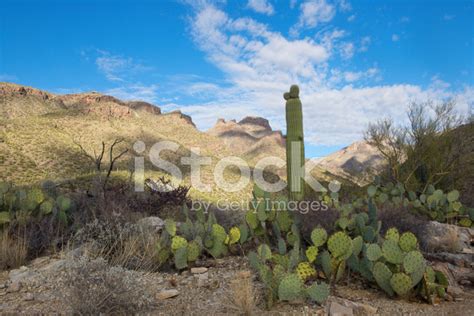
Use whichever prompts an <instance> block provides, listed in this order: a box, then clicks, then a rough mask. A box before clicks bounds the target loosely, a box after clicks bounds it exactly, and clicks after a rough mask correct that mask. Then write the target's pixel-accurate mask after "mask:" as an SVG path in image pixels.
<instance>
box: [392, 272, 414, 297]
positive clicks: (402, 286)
mask: <svg viewBox="0 0 474 316" xmlns="http://www.w3.org/2000/svg"><path fill="white" fill-rule="evenodd" d="M390 285H391V286H392V289H393V290H394V291H395V293H397V294H398V295H400V296H407V294H408V293H409V292H410V290H411V289H412V281H411V278H410V277H409V276H408V275H406V274H405V273H395V274H394V275H393V276H392V278H391V279H390Z"/></svg>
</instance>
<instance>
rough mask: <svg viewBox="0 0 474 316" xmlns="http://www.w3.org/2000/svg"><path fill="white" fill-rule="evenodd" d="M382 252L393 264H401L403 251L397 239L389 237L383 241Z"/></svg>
mask: <svg viewBox="0 0 474 316" xmlns="http://www.w3.org/2000/svg"><path fill="white" fill-rule="evenodd" d="M382 253H383V256H384V258H385V259H386V260H387V261H388V262H390V263H393V264H400V263H402V262H403V252H402V250H401V249H400V247H399V246H398V243H397V242H396V241H393V240H392V239H387V240H385V241H384V242H383V245H382Z"/></svg>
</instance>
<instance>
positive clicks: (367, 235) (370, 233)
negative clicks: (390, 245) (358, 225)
mask: <svg viewBox="0 0 474 316" xmlns="http://www.w3.org/2000/svg"><path fill="white" fill-rule="evenodd" d="M362 237H364V241H365V242H374V241H375V237H377V236H376V233H375V229H374V228H373V227H372V226H365V227H364V228H363V229H362Z"/></svg>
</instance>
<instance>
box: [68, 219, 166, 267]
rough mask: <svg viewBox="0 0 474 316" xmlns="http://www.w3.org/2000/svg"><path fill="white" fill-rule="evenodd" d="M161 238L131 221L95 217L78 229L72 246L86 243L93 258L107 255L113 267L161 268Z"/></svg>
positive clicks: (89, 254) (105, 257)
mask: <svg viewBox="0 0 474 316" xmlns="http://www.w3.org/2000/svg"><path fill="white" fill-rule="evenodd" d="M158 237H159V236H158V235H157V234H150V233H149V232H146V231H143V230H142V229H140V228H139V227H137V226H136V225H133V224H130V223H125V224H123V223H120V222H113V221H110V220H109V221H98V220H95V221H93V222H91V223H89V224H87V225H86V226H85V227H84V228H83V229H81V230H80V231H78V233H77V234H76V236H75V237H74V241H73V245H71V246H72V247H75V246H78V245H79V244H83V245H85V246H86V251H87V253H88V256H89V257H91V258H104V259H106V260H107V261H108V262H109V264H111V265H113V266H122V267H124V268H127V269H131V270H140V271H157V270H158V268H159V264H158V262H159V261H158V259H157V256H158V253H157V248H156V244H157V242H158Z"/></svg>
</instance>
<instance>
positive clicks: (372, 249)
mask: <svg viewBox="0 0 474 316" xmlns="http://www.w3.org/2000/svg"><path fill="white" fill-rule="evenodd" d="M366 254H367V259H369V260H370V261H377V260H379V258H380V257H381V256H382V249H380V247H379V245H377V244H370V245H369V246H368V247H367V252H366Z"/></svg>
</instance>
